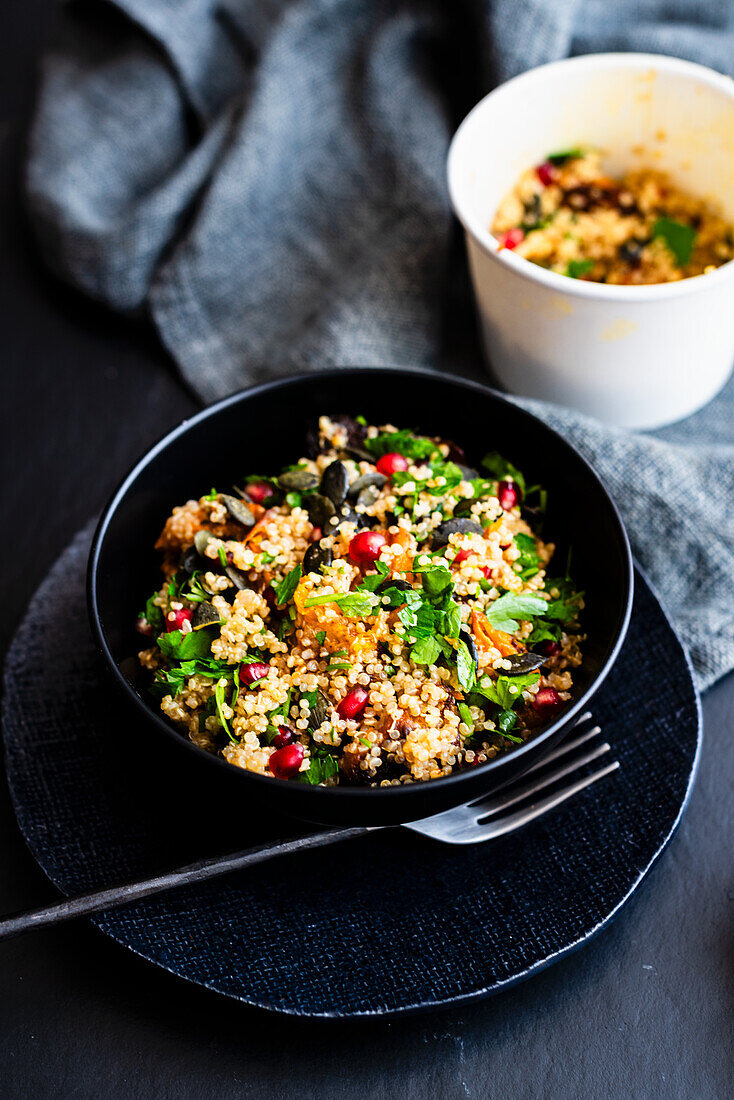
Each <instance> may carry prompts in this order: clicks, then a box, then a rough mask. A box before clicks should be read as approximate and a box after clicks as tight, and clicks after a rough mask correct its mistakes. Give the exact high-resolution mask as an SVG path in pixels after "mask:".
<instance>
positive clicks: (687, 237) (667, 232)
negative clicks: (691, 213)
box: [652, 218, 696, 267]
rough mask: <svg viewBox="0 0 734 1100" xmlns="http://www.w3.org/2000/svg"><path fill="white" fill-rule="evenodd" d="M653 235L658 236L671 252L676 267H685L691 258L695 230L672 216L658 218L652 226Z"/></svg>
mask: <svg viewBox="0 0 734 1100" xmlns="http://www.w3.org/2000/svg"><path fill="white" fill-rule="evenodd" d="M652 235H653V237H660V238H661V239H662V240H663V241H664V242H665V244H666V245H667V247H668V250H669V251H670V252H672V254H673V258H674V260H675V262H676V263H677V265H678V267H685V266H686V264H687V263H688V261H689V260H690V258H691V252H692V251H693V242H694V241H695V239H696V230H695V229H693V228H692V226H690V225H684V224H683V222H676V221H673V219H672V218H658V220H657V221H656V222H655V225H654V226H653V228H652Z"/></svg>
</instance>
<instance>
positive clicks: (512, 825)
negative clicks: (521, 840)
mask: <svg viewBox="0 0 734 1100" xmlns="http://www.w3.org/2000/svg"><path fill="white" fill-rule="evenodd" d="M618 767H619V761H618V760H615V761H614V762H613V763H612V764H607V766H606V767H605V768H602V769H601V771H598V772H594V773H593V775H586V776H583V777H582V778H581V779H578V780H577V781H576V782H575V783H572V784H571V786H570V787H564V788H563V790H561V791H556V793H555V794H549V795H547V796H546V797H545V798H543V799H541V801H540V802H534V803H533V804H532V805H531V806H528V807H527V808H526V809H524V810H516V811H515V813H513V814H507V815H506V816H505V817H500V818H497V819H495V820H494V821H488V822H487V823H486V825H479V826H477V827H476V828H475V829H471V830H469V829H467V830H466V831H465V833H464V835H463V837H462V838H461V840H457V839H456V838H454V839H453V843H464V844H471V843H477V842H479V841H482V840H492V839H493V838H494V837H498V836H504V835H505V834H506V833H511V832H513V831H514V830H515V829H520V828H522V826H523V825H527V824H528V822H530V821H534V820H535V818H536V817H540V816H541V815H542V814H544V813H547V811H548V810H552V809H553V808H554V807H555V806H560V804H561V803H562V802H565V801H566V799H567V798H571V797H572V796H573V795H575V794H578V792H579V791H583V789H584V788H585V787H590V786H591V784H592V783H596V782H597V781H598V780H599V779H603V778H604V776H606V775H610V774H611V773H612V772H614V771H616V770H617V768H618ZM437 839H439V840H440V839H441V838H440V837H438V838H437Z"/></svg>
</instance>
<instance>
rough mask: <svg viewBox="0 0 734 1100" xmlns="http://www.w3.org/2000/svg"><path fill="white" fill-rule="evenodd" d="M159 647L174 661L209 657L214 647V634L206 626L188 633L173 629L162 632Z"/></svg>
mask: <svg viewBox="0 0 734 1100" xmlns="http://www.w3.org/2000/svg"><path fill="white" fill-rule="evenodd" d="M158 648H159V649H160V651H161V653H162V654H163V655H164V656H165V657H171V658H173V660H174V661H188V660H191V659H192V658H193V659H196V658H200V657H208V656H209V653H210V652H211V648H212V636H211V633H210V632H209V631H208V630H207V629H206V628H203V629H202V630H191V631H190V632H189V633H188V634H182V633H181V631H180V630H172V631H170V633H168V634H161V636H160V638H159V639H158Z"/></svg>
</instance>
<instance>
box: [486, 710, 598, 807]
mask: <svg viewBox="0 0 734 1100" xmlns="http://www.w3.org/2000/svg"><path fill="white" fill-rule="evenodd" d="M590 718H591V711H590V710H587V711H586V712H585V713H584V714H582V715H581V717H580V718H577V719H576V720H575V722H573V724H572V725H571V729H572V730H573V729H576V728H577V727H578V726H580V725H581V724H582V722H588V721H589V719H590ZM600 733H601V726H593V727H592V728H591V729H590V730H587V732H586V733H582V734H581V735H580V736H579V737H574V738H572V739H571V740H570V741H564V742H563V743H562V744H561V745H559V747H558V748H557V749H553V751H552V752H549V753H548V755H547V756H544V757H543V759H542V760H539V761H538V763H537V764H533V766H532V767H531V768H528V770H527V771H526V772H523V773H522V775H521V776H520V778H521V779H524V778H525V776H526V775H532V773H533V772H537V771H538V769H539V768H544V767H545V766H546V764H552V763H553V761H554V760H560V758H561V757H562V756H565V755H566V754H567V753H569V752H573V750H574V749H577V748H579V746H580V745H583V744H584V743H585V742H586V741H590V740H591V739H592V737H596V736H598V734H600ZM516 782H517V779H508V780H506V782H504V783H501V784H500V785H499V787H496V788H495V792H494V793H495V794H496V793H497V791H504V789H505V788H506V787H511V786H512V785H513V784H514V783H516ZM481 797H484V796H481ZM478 801H480V799H477V802H478ZM469 805H470V806H472V805H475V803H472V802H470V803H469Z"/></svg>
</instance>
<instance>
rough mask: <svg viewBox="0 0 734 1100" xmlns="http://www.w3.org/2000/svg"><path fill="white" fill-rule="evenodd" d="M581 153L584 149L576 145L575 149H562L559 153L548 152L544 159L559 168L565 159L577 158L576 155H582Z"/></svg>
mask: <svg viewBox="0 0 734 1100" xmlns="http://www.w3.org/2000/svg"><path fill="white" fill-rule="evenodd" d="M583 155H584V150H583V149H582V148H580V147H579V146H577V147H576V148H575V149H562V150H561V151H560V152H559V153H549V154H548V156H547V157H546V158H545V159H546V160H549V161H550V162H551V164H554V165H555V166H556V168H560V166H561V165H562V164H565V163H566V161H567V160H577V159H578V157H583Z"/></svg>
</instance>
